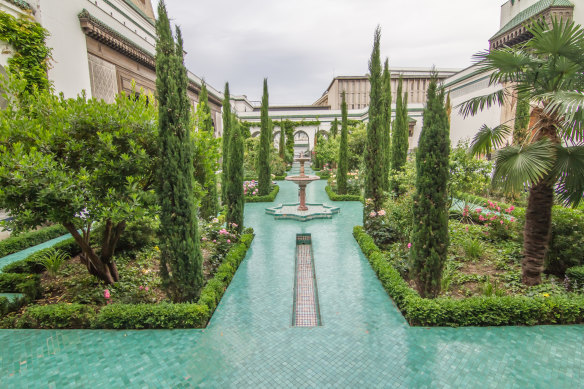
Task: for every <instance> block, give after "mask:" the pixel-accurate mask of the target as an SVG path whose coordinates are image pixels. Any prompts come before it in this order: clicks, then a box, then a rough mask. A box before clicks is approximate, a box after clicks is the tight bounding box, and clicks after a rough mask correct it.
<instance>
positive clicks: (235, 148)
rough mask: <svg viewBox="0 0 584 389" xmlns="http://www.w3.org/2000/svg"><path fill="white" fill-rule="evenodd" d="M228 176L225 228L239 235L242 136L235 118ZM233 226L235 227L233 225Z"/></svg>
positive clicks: (241, 227) (241, 196)
mask: <svg viewBox="0 0 584 389" xmlns="http://www.w3.org/2000/svg"><path fill="white" fill-rule="evenodd" d="M229 135H230V139H229V164H228V170H229V175H228V179H227V183H226V187H227V188H226V189H227V190H226V192H227V216H226V222H227V226H228V227H229V228H231V230H233V231H237V232H238V233H240V232H241V231H242V229H243V207H244V198H243V134H242V131H241V125H240V124H239V121H238V120H237V118H236V117H233V118H232V126H231V131H230V133H229ZM234 224H235V225H234Z"/></svg>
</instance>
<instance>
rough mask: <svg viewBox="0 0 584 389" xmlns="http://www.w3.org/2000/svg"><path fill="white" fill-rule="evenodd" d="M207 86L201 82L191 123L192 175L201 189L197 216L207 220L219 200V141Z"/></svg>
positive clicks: (211, 216)
mask: <svg viewBox="0 0 584 389" xmlns="http://www.w3.org/2000/svg"><path fill="white" fill-rule="evenodd" d="M207 96H208V93H207V86H206V84H205V83H204V82H203V85H202V86H201V94H200V96H199V103H198V104H197V110H196V112H195V115H194V123H193V126H192V128H193V130H194V131H193V133H192V135H191V136H192V140H193V152H194V157H193V163H194V174H195V179H196V180H197V182H198V184H199V185H200V186H201V188H202V189H203V195H202V198H201V200H200V207H199V215H200V217H201V218H203V219H205V220H209V219H211V218H213V217H215V216H217V213H218V212H219V199H218V194H217V177H216V176H215V171H217V169H218V161H219V157H220V151H219V147H220V140H219V139H217V138H215V136H214V128H213V121H212V119H211V108H210V107H209V101H208V97H207Z"/></svg>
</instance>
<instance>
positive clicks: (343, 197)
mask: <svg viewBox="0 0 584 389" xmlns="http://www.w3.org/2000/svg"><path fill="white" fill-rule="evenodd" d="M324 190H325V191H326V194H327V195H328V197H329V199H330V200H331V201H361V202H363V197H361V196H358V195H348V194H347V195H340V194H336V193H335V191H334V190H333V188H331V186H330V185H327V186H325V187H324Z"/></svg>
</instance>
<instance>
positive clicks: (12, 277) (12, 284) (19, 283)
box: [0, 273, 42, 300]
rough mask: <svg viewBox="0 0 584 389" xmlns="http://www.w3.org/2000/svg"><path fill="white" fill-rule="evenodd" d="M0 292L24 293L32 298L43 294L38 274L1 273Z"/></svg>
mask: <svg viewBox="0 0 584 389" xmlns="http://www.w3.org/2000/svg"><path fill="white" fill-rule="evenodd" d="M0 293H24V294H25V295H26V297H27V298H28V299H30V300H34V299H36V298H38V297H40V296H41V295H42V288H41V279H40V276H39V275H38V274H20V273H0Z"/></svg>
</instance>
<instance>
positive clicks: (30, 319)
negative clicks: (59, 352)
mask: <svg viewBox="0 0 584 389" xmlns="http://www.w3.org/2000/svg"><path fill="white" fill-rule="evenodd" d="M94 318H95V311H94V310H93V307H91V306H87V305H83V304H64V303H61V304H51V305H33V306H30V307H28V308H26V310H25V311H24V313H23V314H22V315H21V316H19V317H15V318H7V319H8V320H6V319H5V320H4V321H3V322H2V323H1V324H0V327H4V328H47V329H48V328H53V329H57V328H89V327H90V323H91V322H92V320H93V319H94Z"/></svg>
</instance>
